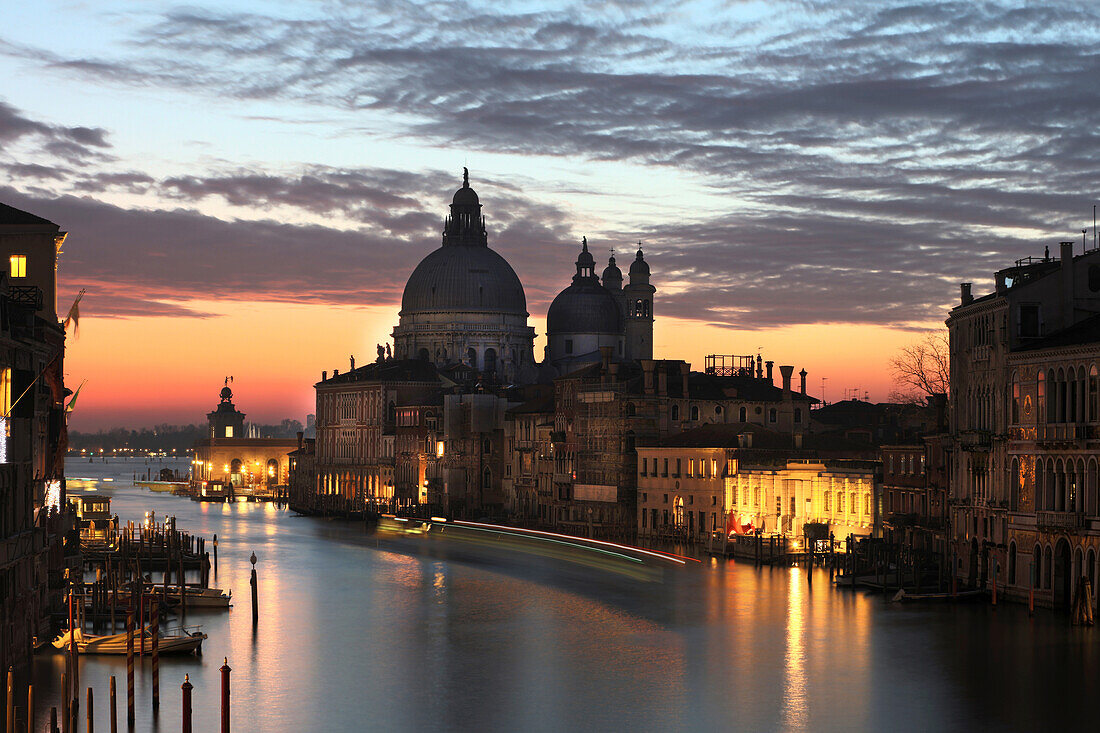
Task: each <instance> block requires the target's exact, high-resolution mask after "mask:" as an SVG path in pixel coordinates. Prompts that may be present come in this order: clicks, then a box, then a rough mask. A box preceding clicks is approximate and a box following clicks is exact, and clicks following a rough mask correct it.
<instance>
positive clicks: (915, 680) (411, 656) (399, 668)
mask: <svg viewBox="0 0 1100 733" xmlns="http://www.w3.org/2000/svg"><path fill="white" fill-rule="evenodd" d="M149 460H150V463H149V464H146V463H145V461H144V460H143V459H136V460H135V459H130V460H116V461H111V462H107V463H102V462H98V461H97V462H95V463H88V462H87V461H86V460H84V461H81V460H71V461H70V462H69V463H68V464H67V471H68V474H69V476H71V477H84V478H85V479H86V480H79V479H70V481H69V485H70V492H71V493H73V494H80V493H84V492H97V493H100V494H104V495H108V496H111V498H112V508H113V511H114V512H116V513H117V514H118V515H119V517H120V519H121V520H123V521H125V520H127V519H133V520H135V521H137V520H140V519H141V518H142V517H143V516H144V515H145V512H146V511H150V510H151V511H155V512H156V515H157V516H158V517H163V516H165V515H174V516H176V517H177V520H178V525H179V527H180V528H182V529H186V530H188V531H193V532H195V533H198V534H201V535H205V536H207V537H210V536H212V535H214V534H215V533H216V534H217V535H218V540H219V548H218V549H219V563H218V575H217V579H216V583H214V584H216V585H217V586H219V587H222V588H225V589H232V591H233V596H234V605H233V608H232V609H231V610H230V611H229V612H225V611H212V612H205V613H199V612H194V611H191V612H189V613H188V616H187V622H188V624H196V623H198V624H202V626H203V627H204V630H205V631H206V633H208V634H209V636H210V638H209V639H207V641H206V642H204V644H203V654H202V656H201V657H191V656H188V657H176V658H172V657H163V658H162V659H161V686H162V687H161V698H162V700H161V708H160V713H159V717H158V718H154V717H153V716H152V714H151V710H150V707H151V706H150V671H149V667H150V664H149V662H148V661H146V662H145V663H144V666H142V665H141V664H140V663H139V665H138V671H137V690H138V693H137V725H136V727H135V729H136V730H139V731H147V730H152V731H160V730H164V731H176V730H179V725H180V689H179V686H180V684H181V683H182V682H183V678H184V674H189V675H190V678H191V682H192V683H193V684H194V693H193V694H194V700H195V718H196V722H195V730H196V731H212V730H217V721H218V700H219V694H220V687H219V685H220V682H219V677H220V675H219V671H218V670H219V668H220V667H221V665H222V660H223V658H228V660H229V665H230V666H231V667H232V669H233V672H232V710H233V728H234V730H237V731H358V730H418V731H419V730H490V731H498V730H509V731H511V730H525V731H527V730H533V731H558V730H623V731H626V730H630V731H639V730H654V731H657V730H744V731H772V730H813V731H832V730H896V731H927V730H936V731H955V730H975V729H981V730H1049V729H1055V728H1062V727H1067V726H1074V725H1077V724H1080V723H1082V722H1085V723H1086V724H1088V725H1090V726H1092V725H1094V724H1095V723H1094V721H1095V720H1096V709H1097V708H1096V705H1097V703H1096V698H1095V696H1094V693H1095V690H1096V680H1097V671H1098V662H1100V654H1098V651H1097V647H1098V645H1100V636H1098V632H1097V631H1096V630H1092V629H1079V628H1073V627H1071V626H1070V625H1069V624H1068V622H1067V620H1066V619H1065V618H1063V617H1061V616H1056V615H1054V614H1051V613H1046V612H1040V613H1037V615H1036V617H1035V618H1033V619H1029V618H1028V616H1027V612H1026V609H1023V608H1020V607H1017V606H1004V605H1002V606H1001V607H999V608H997V609H996V610H994V609H991V608H989V607H988V606H984V605H959V606H942V607H914V606H911V605H901V604H886V603H884V601H883V598H882V596H881V595H866V594H863V593H855V594H853V593H852V592H850V591H837V590H834V589H832V588H830V587H829V583H828V576H827V574H825V573H824V572H821V571H818V572H817V574H816V575H815V577H814V581H813V583H812V586H811V585H810V584H809V583H808V582H807V578H806V573H805V571H798V570H794V569H786V568H782V569H780V568H776V569H756V568H754V567H752V565H751V564H746V563H734V562H712V561H706V562H703V563H690V564H689V566H687V567H683V568H678V569H676V570H673V571H670V572H667V573H666V575H665V578H664V580H663V581H661V582H652V581H644V580H638V579H634V578H629V577H623V576H621V575H617V574H615V573H612V572H607V571H604V570H602V569H601V568H599V567H593V566H590V565H579V564H576V563H572V562H566V561H561V560H557V559H548V558H539V557H524V556H519V555H516V554H515V553H498V555H496V556H494V554H493V552H492V550H491V548H490V549H487V550H481V551H470V550H469V549H468V548H462V547H453V548H452V547H449V546H448V545H447V542H446V541H445V540H442V541H441V540H439V539H438V538H437V539H434V540H428V539H424V538H416V537H411V538H408V539H405V540H401V541H400V542H388V541H382V540H379V539H378V538H377V537H374V536H372V535H368V534H366V533H365V532H364V531H363V528H362V526H359V525H352V524H346V523H341V522H333V521H325V520H319V519H315V518H307V517H298V516H294V515H292V514H290V513H289V512H287V511H285V510H281V509H278V508H276V507H275V506H274V505H272V504H249V503H238V504H200V503H196V502H192V501H190V500H188V499H185V498H179V497H174V496H171V495H168V494H163V493H153V492H150V491H147V490H145V489H141V488H138V487H135V486H133V485H132V478H133V474H134V473H144V471H145V470H146V469H147V468H151V469H153V471H154V472H155V471H156V470H157V469H159V468H161V467H164V466H169V467H180V468H185V467H186V465H185V464H183V465H181V463H183V462H180V461H175V462H173V461H169V460H165V459H149ZM107 479H114V480H113V481H109V480H107ZM428 544H430V545H431V547H430V548H428V547H426V545H428ZM253 551H254V552H255V553H256V555H257V557H258V558H259V563H258V565H257V567H258V569H259V575H260V622H259V628H258V629H257V630H256V631H255V632H254V631H253V628H252V621H251V611H250V602H249V595H248V592H249V583H248V577H249V569H250V566H249V562H248V557H249V555H250V553H252V552H253ZM80 664H81V672H80V683H81V685H82V687H87V686H92V687H94V688H95V699H96V718H97V720H96V730H100V731H106V730H108V725H107V720H108V718H107V710H106V702H107V690H108V679H109V677H110V676H111V675H115V676H116V677H117V680H118V690H119V718H120V722H121V726H120V729H122V730H125V729H126V726H125V689H126V687H125V678H126V663H125V658H124V657H85V658H82V659H81V662H80ZM62 669H63V657H62V656H61V654H60V653H42V654H40V655H39V656H38V657H37V660H36V665H35V670H34V677H35V682H36V693H37V700H38V720H40V721H42V720H44V719H45V717H44V716H46V715H48V712H49V706H50V705H57V704H59V699H58V692H57V688H58V685H59V679H60V674H61V670H62ZM81 697H82V698H83V694H82V695H81ZM81 717H82V720H83V711H82V715H81ZM81 726H82V727H81V730H83V722H82V723H81Z"/></svg>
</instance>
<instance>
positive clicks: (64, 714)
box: [54, 672, 69, 733]
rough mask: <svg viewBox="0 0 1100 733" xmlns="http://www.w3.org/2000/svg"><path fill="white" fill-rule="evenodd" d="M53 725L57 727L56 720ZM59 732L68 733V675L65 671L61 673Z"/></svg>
mask: <svg viewBox="0 0 1100 733" xmlns="http://www.w3.org/2000/svg"><path fill="white" fill-rule="evenodd" d="M54 710H55V712H56V710H57V709H56V708H54ZM54 727H55V728H56V727H57V721H56V720H55V721H54ZM61 733H69V675H68V673H66V672H62V673H61Z"/></svg>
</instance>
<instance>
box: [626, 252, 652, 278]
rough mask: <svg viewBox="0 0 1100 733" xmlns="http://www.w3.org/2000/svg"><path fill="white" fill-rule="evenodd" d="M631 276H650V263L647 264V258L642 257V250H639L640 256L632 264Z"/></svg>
mask: <svg viewBox="0 0 1100 733" xmlns="http://www.w3.org/2000/svg"><path fill="white" fill-rule="evenodd" d="M630 274H631V275H648V274H649V263H648V262H646V261H645V258H644V257H643V256H642V250H641V249H639V250H638V256H637V257H635V258H634V261H633V262H631V263H630Z"/></svg>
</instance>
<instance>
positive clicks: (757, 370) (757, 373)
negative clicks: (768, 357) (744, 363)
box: [756, 354, 761, 379]
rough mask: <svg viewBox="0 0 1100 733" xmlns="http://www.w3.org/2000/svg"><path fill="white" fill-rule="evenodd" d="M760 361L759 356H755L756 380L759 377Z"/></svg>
mask: <svg viewBox="0 0 1100 733" xmlns="http://www.w3.org/2000/svg"><path fill="white" fill-rule="evenodd" d="M760 359H761V356H760V354H757V355H756V378H757V379H760V375H761V371H760Z"/></svg>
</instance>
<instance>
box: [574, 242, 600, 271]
mask: <svg viewBox="0 0 1100 733" xmlns="http://www.w3.org/2000/svg"><path fill="white" fill-rule="evenodd" d="M595 275H596V260H595V259H593V257H592V253H591V252H589V251H588V237H582V238H581V253H580V255H578V256H577V274H576V275H575V276H574V277H573V282H577V280H578V279H581V280H586V279H588V278H593V277H595Z"/></svg>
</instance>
